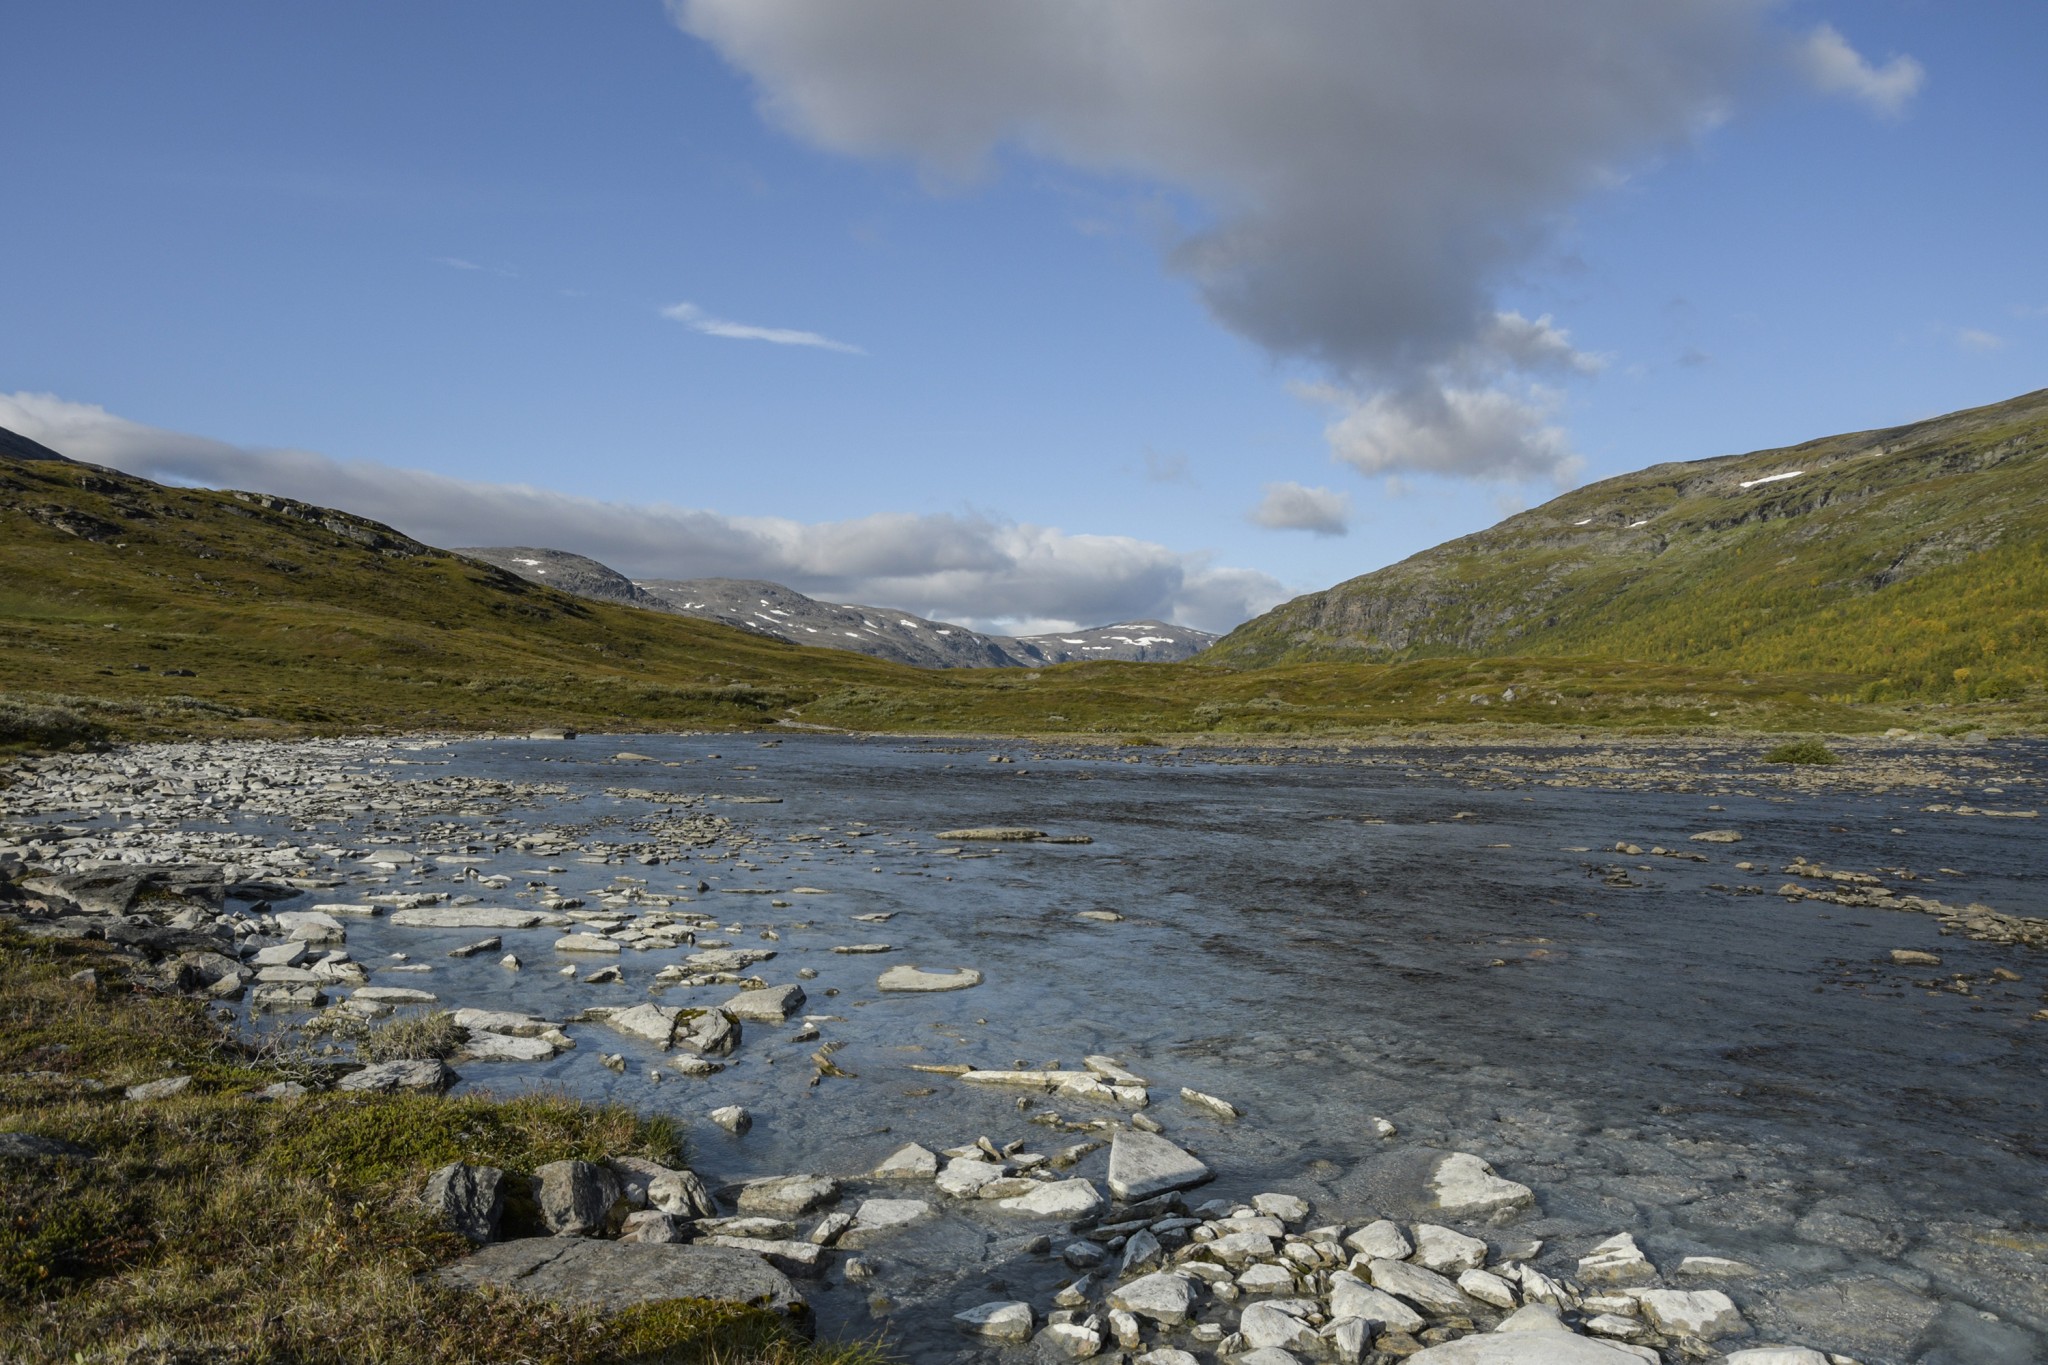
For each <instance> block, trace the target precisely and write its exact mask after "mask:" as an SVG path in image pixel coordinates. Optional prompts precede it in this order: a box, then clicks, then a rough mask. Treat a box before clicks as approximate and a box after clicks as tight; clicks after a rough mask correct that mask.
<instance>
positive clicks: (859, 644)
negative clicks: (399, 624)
mask: <svg viewBox="0 0 2048 1365" xmlns="http://www.w3.org/2000/svg"><path fill="white" fill-rule="evenodd" d="M456 553H457V554H462V555H468V556H469V557H470V558H472V559H481V560H483V561H484V562H485V563H486V564H491V565H495V566H496V567H498V568H501V569H504V570H506V571H507V572H509V573H515V574H518V575H519V576H520V577H521V578H526V579H530V580H532V581H533V582H535V583H545V584H547V585H548V586H549V587H552V588H559V589H561V590H562V591H563V592H568V593H574V594H576V595H577V596H579V597H589V598H594V599H596V600H597V601H600V602H617V603H620V604H622V605H625V606H634V607H648V608H651V609H653V610H656V611H669V612H676V613H679V614H681V615H684V616H695V617H699V618H701V619H703V620H706V621H717V622H720V623H722V624H724V625H728V626H738V627H740V628H741V629H742V630H751V631H753V632H755V633H756V634H760V635H768V636H772V637H774V638H775V639H778V640H789V641H791V642H793V643H795V644H800V645H815V646H819V647H821V648H827V649H846V650H852V651H853V652H855V653H857V654H867V655H872V656H873V657H875V658H877V659H890V660H893V661H895V662H896V663H902V664H910V665H912V666H914V667H917V668H1038V667H1042V666H1044V665H1047V664H1065V663H1081V662H1085V661H1088V660H1091V659H1120V660H1123V661H1125V662H1130V663H1175V662H1178V661H1180V660H1182V659H1188V658H1192V657H1193V656H1194V655H1196V654H1199V653H1201V652H1202V651H1203V650H1205V649H1207V648H1208V647H1209V646H1210V645H1211V644H1213V643H1214V642H1215V640H1216V637H1215V636H1213V635H1210V634H1207V633H1205V632H1203V631H1199V630H1190V629H1189V628H1188V627H1186V626H1170V625H1167V624H1165V623H1164V622H1161V621H1129V622H1124V623H1122V624H1119V625H1112V626H1090V627H1088V628H1087V629H1085V630H1070V631H1061V632H1058V633H1056V634H1052V635H1025V636H1008V635H987V634H984V633H982V632H980V631H977V630H971V629H969V628H968V627H966V626H962V625H955V624H954V623H952V622H950V621H928V620H926V619H925V618H924V617H922V616H914V615H912V614H911V613H909V612H907V611H897V610H896V609H894V608H892V607H863V606H850V605H840V604H838V603H833V602H820V601H818V600H817V599H816V598H812V597H806V596H804V595H803V594H802V593H800V592H797V591H796V590H795V589H793V588H785V587H784V586H782V584H780V583H770V582H767V581H765V580H762V579H757V578H690V579H664V578H649V579H641V580H638V581H635V580H633V579H630V578H627V577H626V576H625V575H624V574H622V573H619V572H618V571H616V570H614V569H611V568H609V567H607V566H606V565H603V564H600V563H598V562H597V561H596V560H594V559H589V558H586V557H585V556H583V555H577V554H570V553H568V552H567V551H565V550H546V549H537V548H534V547H531V546H494V547H487V548H472V549H465V550H457V551H456Z"/></svg>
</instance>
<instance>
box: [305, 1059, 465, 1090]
mask: <svg viewBox="0 0 2048 1365" xmlns="http://www.w3.org/2000/svg"><path fill="white" fill-rule="evenodd" d="M458 1079H460V1078H459V1077H458V1076H456V1074H455V1073H454V1072H453V1071H450V1070H449V1069H448V1066H447V1064H446V1063H444V1062H437V1061H433V1060H427V1061H417V1062H378V1063H376V1064H375V1065H372V1066H366V1067H364V1068H363V1069H362V1070H361V1071H357V1072H353V1073H351V1074H349V1075H347V1076H343V1077H342V1078H341V1081H340V1082H339V1083H338V1084H337V1085H336V1086H335V1088H336V1089H337V1090H353V1091H359V1092H361V1093H364V1094H372V1095H390V1094H395V1093H397V1092H398V1091H401V1090H409V1091H413V1092H416V1093H419V1094H427V1095H438V1094H440V1093H441V1092H442V1091H443V1090H446V1089H447V1088H448V1087H449V1086H451V1085H453V1084H455V1082H456V1081H457V1080H458Z"/></svg>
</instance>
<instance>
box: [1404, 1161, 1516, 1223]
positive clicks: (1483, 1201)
mask: <svg viewBox="0 0 2048 1365" xmlns="http://www.w3.org/2000/svg"><path fill="white" fill-rule="evenodd" d="M1429 1188H1430V1192H1431V1193H1432V1194H1433V1195H1434V1196H1435V1197H1436V1205H1437V1207H1438V1208H1440V1209H1442V1210H1443V1211H1444V1212H1445V1213H1447V1214H1450V1215H1451V1216H1453V1217H1458V1218H1486V1217H1492V1216H1495V1215H1499V1214H1503V1213H1511V1212H1513V1211H1514V1210H1516V1209H1526V1208H1529V1207H1531V1206H1533V1205H1534V1204H1535V1203H1536V1192H1535V1191H1534V1190H1532V1189H1530V1188H1529V1187H1528V1186H1527V1185H1521V1184H1517V1183H1516V1182H1514V1181H1512V1180H1503V1179H1502V1178H1501V1177H1500V1176H1497V1175H1495V1174H1494V1173H1493V1167H1491V1166H1489V1165H1487V1164H1486V1162H1484V1161H1482V1160H1480V1159H1479V1158H1478V1157H1476V1156H1474V1155H1472V1154H1471V1153H1470V1152H1453V1153H1451V1154H1450V1155H1449V1156H1447V1157H1445V1158H1443V1160H1441V1161H1439V1162H1437V1164H1436V1169H1435V1170H1433V1171H1431V1172H1430V1176H1429Z"/></svg>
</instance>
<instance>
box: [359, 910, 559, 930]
mask: <svg viewBox="0 0 2048 1365" xmlns="http://www.w3.org/2000/svg"><path fill="white" fill-rule="evenodd" d="M551 920H552V921H554V922H556V923H560V922H561V920H560V918H559V917H558V916H554V915H543V914H541V913H540V912H539V911H537V910H517V909H512V908H508V907H500V906H491V905H423V906H419V907H418V908H416V909H412V910H400V911H399V912H398V913H397V914H395V915H393V916H392V917H391V922H392V923H393V924H397V925H403V926H405V927H406V928H410V929H531V928H533V927H535V926H536V925H540V924H546V923H548V922H549V921H551Z"/></svg>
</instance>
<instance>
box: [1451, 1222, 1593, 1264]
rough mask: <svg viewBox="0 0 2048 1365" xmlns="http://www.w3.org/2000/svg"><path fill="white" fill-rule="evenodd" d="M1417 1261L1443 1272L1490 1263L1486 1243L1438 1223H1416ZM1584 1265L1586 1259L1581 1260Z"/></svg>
mask: <svg viewBox="0 0 2048 1365" xmlns="http://www.w3.org/2000/svg"><path fill="white" fill-rule="evenodd" d="M1414 1259H1415V1261H1416V1263H1417V1264H1418V1265H1421V1266H1422V1267H1424V1268H1425V1269H1428V1270H1434V1271H1436V1272H1437V1273H1438V1274H1439V1275H1455V1274H1457V1273H1458V1272H1459V1271H1463V1270H1477V1269H1479V1267H1481V1266H1483V1265H1485V1264H1486V1243H1484V1242H1482V1241H1480V1240H1479V1239H1478V1238H1477V1237H1467V1236H1466V1235H1465V1234H1464V1233H1462V1232H1453V1231H1452V1230H1451V1229H1449V1228H1446V1227H1439V1226H1438V1225H1437V1224H1435V1223H1417V1224H1416V1225H1415V1258H1414ZM1580 1264H1581V1266H1583V1265H1584V1262H1580Z"/></svg>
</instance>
